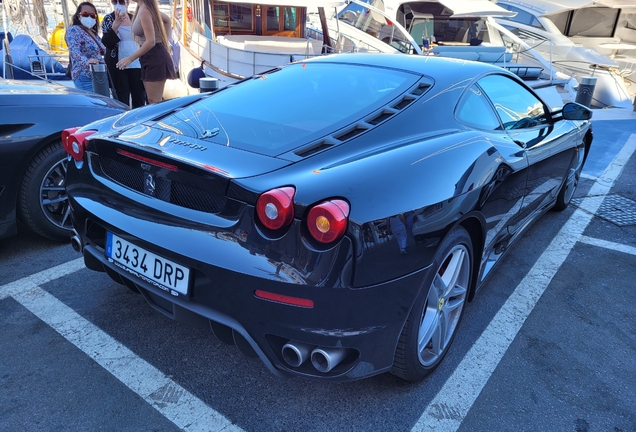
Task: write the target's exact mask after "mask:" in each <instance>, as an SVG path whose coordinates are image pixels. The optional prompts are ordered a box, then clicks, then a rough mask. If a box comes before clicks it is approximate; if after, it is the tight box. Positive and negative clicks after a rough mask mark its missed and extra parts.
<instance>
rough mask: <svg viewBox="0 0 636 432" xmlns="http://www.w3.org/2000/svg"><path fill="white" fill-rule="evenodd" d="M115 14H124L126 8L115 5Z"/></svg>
mask: <svg viewBox="0 0 636 432" xmlns="http://www.w3.org/2000/svg"><path fill="white" fill-rule="evenodd" d="M115 12H119V13H125V12H126V6H124V5H120V4H118V5H115Z"/></svg>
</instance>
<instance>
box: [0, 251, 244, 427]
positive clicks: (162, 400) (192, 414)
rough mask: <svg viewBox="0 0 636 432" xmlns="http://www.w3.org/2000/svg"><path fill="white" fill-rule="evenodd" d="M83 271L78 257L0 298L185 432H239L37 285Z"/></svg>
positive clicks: (0, 289) (5, 289)
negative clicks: (25, 311) (49, 329)
mask: <svg viewBox="0 0 636 432" xmlns="http://www.w3.org/2000/svg"><path fill="white" fill-rule="evenodd" d="M82 268H84V260H83V259H82V258H79V259H76V260H73V261H70V262H68V263H65V264H62V265H59V266H57V267H53V268H51V269H49V270H45V271H42V272H39V273H36V274H34V275H31V276H28V277H25V278H24V279H20V280H18V281H15V282H12V283H9V284H6V285H3V286H0V299H4V298H6V297H8V296H11V297H13V298H14V299H15V300H16V301H18V302H19V303H20V304H21V305H22V306H24V307H25V308H27V309H28V310H29V311H31V313H33V314H34V315H35V316H37V317H38V318H39V319H41V320H42V321H44V322H45V323H46V324H48V325H49V326H50V327H52V328H53V329H54V330H55V331H57V332H58V333H59V334H61V335H62V336H63V337H64V338H65V339H66V340H68V341H69V342H71V343H72V344H73V345H75V346H76V347H78V348H79V349H80V350H82V351H83V352H84V353H86V354H87V355H88V356H89V357H90V358H92V359H93V360H95V362H97V363H98V364H100V365H101V366H102V367H103V368H104V369H106V370H107V371H108V372H110V373H111V374H112V375H114V376H115V377H116V378H117V379H118V380H120V381H121V382H122V383H123V384H124V385H126V386H127V387H128V388H130V389H131V390H132V391H134V392H135V393H137V394H138V395H139V396H141V397H142V398H143V399H144V400H145V401H146V402H148V403H149V404H150V405H151V406H152V407H153V408H154V409H156V410H157V411H159V412H160V413H161V414H162V415H163V416H165V417H166V418H167V419H168V420H170V421H171V422H172V423H174V424H175V425H177V426H178V427H179V428H181V429H183V430H185V431H193V432H194V431H202V432H204V431H224V432H230V431H242V429H241V428H239V427H237V426H235V425H233V424H232V422H230V421H229V420H228V419H226V418H225V417H224V416H223V415H221V414H220V413H218V412H217V411H215V410H213V409H212V408H210V407H208V406H207V405H206V404H205V403H204V402H203V401H202V400H200V399H199V398H197V397H196V396H194V395H193V394H192V393H190V392H188V391H187V390H186V389H184V388H183V387H181V386H180V385H178V384H176V383H175V382H173V381H171V380H170V379H169V378H168V377H167V376H166V375H164V374H163V373H162V372H161V371H159V370H158V369H157V368H155V367H154V366H152V365H151V364H150V363H148V362H146V361H145V360H142V359H141V358H139V357H137V356H136V355H135V354H134V353H133V352H132V351H130V350H129V349H128V348H126V347H125V346H124V345H122V344H121V343H119V342H117V341H116V340H115V339H113V338H112V337H111V336H109V335H108V334H106V333H105V332H104V331H102V330H100V329H99V328H98V327H97V326H95V325H94V324H92V323H90V322H89V321H87V320H86V319H84V318H83V317H81V316H80V315H79V314H78V313H77V312H75V311H74V310H73V309H71V308H69V307H68V306H66V305H65V304H64V303H62V302H61V301H59V300H58V299H56V298H55V297H53V296H52V295H51V294H49V293H48V292H47V291H45V290H43V289H42V288H40V287H39V286H38V285H39V284H43V283H46V282H49V281H51V280H54V279H58V278H60V277H63V276H66V275H68V274H70V273H73V272H75V271H77V270H80V269H82Z"/></svg>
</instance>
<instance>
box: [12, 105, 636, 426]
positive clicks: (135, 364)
mask: <svg viewBox="0 0 636 432" xmlns="http://www.w3.org/2000/svg"><path fill="white" fill-rule="evenodd" d="M621 116H622V117H625V118H623V119H620V118H619V117H621ZM593 124H594V134H595V140H594V144H593V147H592V151H591V152H590V155H589V157H588V161H587V163H586V166H585V169H584V171H583V174H584V176H583V179H582V181H581V183H580V185H579V189H578V190H577V193H576V200H575V202H574V203H573V205H571V206H570V207H569V208H568V209H567V210H566V211H564V212H561V213H554V212H550V213H548V214H546V215H545V216H543V217H542V218H541V219H540V220H539V221H537V222H536V223H535V224H534V225H533V226H532V227H531V228H530V230H529V231H527V232H526V234H525V235H524V236H523V237H522V238H521V239H520V240H519V241H518V242H517V243H515V245H514V246H513V247H512V249H511V250H510V252H509V253H508V254H507V256H506V257H505V258H504V259H503V262H502V263H501V265H500V266H498V268H497V269H496V271H495V272H494V273H493V274H492V276H491V277H490V278H489V280H488V282H487V285H486V286H485V287H484V288H483V289H482V290H481V291H480V292H479V294H478V296H477V297H476V298H475V300H474V301H473V302H472V303H471V304H469V305H468V307H467V310H466V313H465V316H464V319H463V321H462V323H461V327H460V329H459V333H458V335H457V338H456V339H455V342H454V344H453V347H452V348H451V350H450V352H449V354H448V356H447V357H446V358H445V359H444V362H443V363H442V365H441V366H440V367H439V369H438V370H437V371H436V372H435V373H434V374H433V375H431V376H430V377H429V378H427V379H426V380H425V381H423V382H421V383H417V384H411V383H405V382H403V381H401V380H400V379H398V378H396V377H394V376H392V375H389V374H384V375H380V376H377V377H373V378H370V379H366V380H361V381H356V382H351V383H340V384H337V383H324V382H320V381H314V380H309V379H301V378H293V379H281V378H278V377H275V376H274V375H272V374H271V373H270V372H269V371H267V369H266V368H265V367H264V366H263V365H262V363H261V362H260V361H259V360H257V359H251V358H248V357H245V356H244V355H242V354H241V353H240V352H239V351H238V349H237V348H236V347H234V346H228V345H224V344H223V343H221V342H220V341H218V340H217V339H216V338H215V337H214V336H213V335H212V334H211V333H210V332H209V331H207V330H206V329H201V328H195V327H190V326H187V325H184V324H179V323H176V322H173V321H171V320H170V319H168V318H166V317H164V316H163V315H161V314H159V313H158V312H156V311H155V310H153V309H152V308H150V307H149V306H148V305H147V304H146V303H145V301H144V300H143V299H142V298H141V296H139V295H138V294H135V293H133V292H132V291H130V290H128V289H127V288H125V287H123V286H120V285H117V284H116V283H114V282H112V281H111V280H110V278H108V277H107V276H106V275H104V274H100V273H95V272H92V271H89V270H87V269H84V268H83V266H82V263H81V260H79V255H78V254H77V253H75V252H74V251H73V250H72V249H71V247H70V245H68V244H56V243H51V242H48V241H46V240H42V239H40V238H38V237H36V236H33V235H30V234H28V233H24V232H21V233H20V235H18V236H17V237H13V238H10V239H6V240H2V241H0V431H16V430H24V431H93V430H96V431H97V430H105V431H111V430H112V431H115V430H116V431H173V430H201V431H208V430H223V431H230V430H246V431H301V430H302V431H358V430H359V431H371V430H373V431H410V430H447V431H456V430H460V431H493V430H496V431H500V430H501V431H574V432H593V431H614V432H619V431H624V432H627V431H636V402H634V401H636V378H635V377H636V318H635V314H634V312H633V305H634V304H636V289H635V287H636V284H635V283H634V278H635V276H636V184H635V183H636V156H634V154H633V153H634V151H635V149H636V113H631V112H622V113H621V112H617V111H616V110H602V111H595V114H594V118H593Z"/></svg>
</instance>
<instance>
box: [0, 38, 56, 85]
mask: <svg viewBox="0 0 636 432" xmlns="http://www.w3.org/2000/svg"><path fill="white" fill-rule="evenodd" d="M8 40H10V41H11V38H8ZM0 48H4V47H3V46H1V45H0ZM9 52H10V54H11V58H12V60H13V65H14V66H15V67H14V68H13V75H14V78H15V79H17V80H30V79H39V78H38V77H36V76H33V75H31V63H33V62H35V63H34V67H33V70H37V69H38V68H40V69H41V70H42V71H44V68H46V73H47V74H51V73H55V74H56V75H54V76H51V77H49V78H53V79H55V80H65V79H68V78H67V77H66V76H64V74H65V73H66V68H65V67H64V66H62V64H61V63H60V62H59V61H57V60H56V59H55V58H53V57H48V53H47V52H46V51H43V50H42V49H41V48H40V47H39V46H38V45H37V44H36V43H35V42H34V41H33V39H31V37H30V36H28V35H18V36H16V37H14V38H13V40H12V41H11V43H10V44H9ZM4 54H5V53H4V50H3V49H0V77H2V76H3V72H4V59H5V55H4ZM29 56H31V57H29ZM38 56H39V57H38ZM57 74H60V75H57ZM43 75H44V74H43V73H40V74H39V76H40V77H42V76H43Z"/></svg>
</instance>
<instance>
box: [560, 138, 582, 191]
mask: <svg viewBox="0 0 636 432" xmlns="http://www.w3.org/2000/svg"><path fill="white" fill-rule="evenodd" d="M584 160H585V150H579V151H578V152H577V161H576V167H574V168H572V170H571V171H570V175H569V176H568V179H567V183H566V185H565V191H564V193H563V198H564V201H565V202H566V203H569V202H570V201H571V200H572V197H573V196H574V192H575V191H576V187H577V186H578V185H579V179H580V178H581V171H583V161H584Z"/></svg>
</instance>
